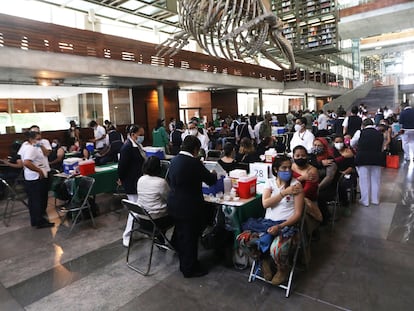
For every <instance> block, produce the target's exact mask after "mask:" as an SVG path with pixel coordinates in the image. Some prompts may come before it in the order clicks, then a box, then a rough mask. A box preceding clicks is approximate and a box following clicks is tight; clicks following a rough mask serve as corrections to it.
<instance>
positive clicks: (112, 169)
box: [51, 163, 118, 197]
mask: <svg viewBox="0 0 414 311" xmlns="http://www.w3.org/2000/svg"><path fill="white" fill-rule="evenodd" d="M95 170H96V172H95V174H92V175H89V177H92V178H94V179H95V183H94V185H93V188H92V191H91V195H96V194H99V193H114V192H116V188H117V183H116V182H117V180H118V164H117V163H111V164H107V165H102V166H97V167H96V168H95ZM67 177H68V176H67V175H65V174H63V173H60V174H57V175H55V176H54V177H53V182H52V186H51V190H52V191H53V192H54V195H55V197H59V195H58V194H57V192H56V187H57V185H58V184H59V183H60V181H59V179H61V178H67ZM76 178H77V177H75V180H76Z"/></svg>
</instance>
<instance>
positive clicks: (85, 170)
mask: <svg viewBox="0 0 414 311" xmlns="http://www.w3.org/2000/svg"><path fill="white" fill-rule="evenodd" d="M79 173H80V174H81V175H83V176H88V175H92V174H95V161H94V160H86V161H81V162H79Z"/></svg>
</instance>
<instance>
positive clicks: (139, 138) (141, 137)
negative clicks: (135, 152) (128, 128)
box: [136, 136, 144, 144]
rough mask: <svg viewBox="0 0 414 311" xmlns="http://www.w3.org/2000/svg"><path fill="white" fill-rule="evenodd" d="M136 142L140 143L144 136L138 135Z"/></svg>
mask: <svg viewBox="0 0 414 311" xmlns="http://www.w3.org/2000/svg"><path fill="white" fill-rule="evenodd" d="M136 142H137V144H142V143H143V142H144V136H138V138H137V140H136Z"/></svg>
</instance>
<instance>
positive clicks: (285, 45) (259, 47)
mask: <svg viewBox="0 0 414 311" xmlns="http://www.w3.org/2000/svg"><path fill="white" fill-rule="evenodd" d="M178 15H179V23H180V26H181V28H182V31H180V32H178V33H176V34H175V35H174V36H173V37H172V38H170V39H168V40H166V41H165V42H163V43H161V44H160V45H159V46H158V48H159V51H158V54H157V55H158V56H161V57H164V56H173V55H175V54H177V53H178V52H179V51H180V50H181V49H182V48H183V47H184V46H185V45H187V44H188V42H189V39H190V38H193V39H194V40H195V41H197V43H198V44H199V45H200V47H201V48H203V49H204V51H206V52H207V53H208V54H210V55H212V56H216V57H225V58H226V59H229V60H235V59H239V60H242V61H245V58H247V57H251V58H253V59H256V56H257V54H258V53H259V52H260V53H262V54H263V55H264V56H265V57H266V58H267V59H269V60H270V61H272V62H273V63H275V64H276V65H278V66H279V67H281V68H283V69H285V68H284V66H283V65H282V64H281V63H280V62H279V61H278V60H277V59H275V58H274V57H273V56H272V55H271V53H270V52H269V49H274V47H277V48H278V49H279V51H280V53H281V56H282V57H284V58H285V59H286V60H288V61H289V62H290V68H292V69H293V68H295V58H294V55H293V50H292V47H291V45H290V43H289V41H288V40H286V39H285V38H284V37H283V35H282V34H281V31H280V30H281V28H282V22H281V20H280V19H278V18H277V17H276V15H275V14H273V12H272V11H271V9H270V2H269V0H178ZM256 61H257V60H256Z"/></svg>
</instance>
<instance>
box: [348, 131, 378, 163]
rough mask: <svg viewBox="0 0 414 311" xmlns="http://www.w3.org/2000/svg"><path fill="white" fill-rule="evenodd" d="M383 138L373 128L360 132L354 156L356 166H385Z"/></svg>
mask: <svg viewBox="0 0 414 311" xmlns="http://www.w3.org/2000/svg"><path fill="white" fill-rule="evenodd" d="M383 141H384V136H383V135H382V133H381V132H379V131H377V130H376V129H375V128H373V127H369V128H365V129H363V130H361V136H360V137H359V140H358V148H357V153H356V156H355V164H356V166H365V165H376V166H385V152H383V151H382V144H383Z"/></svg>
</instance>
